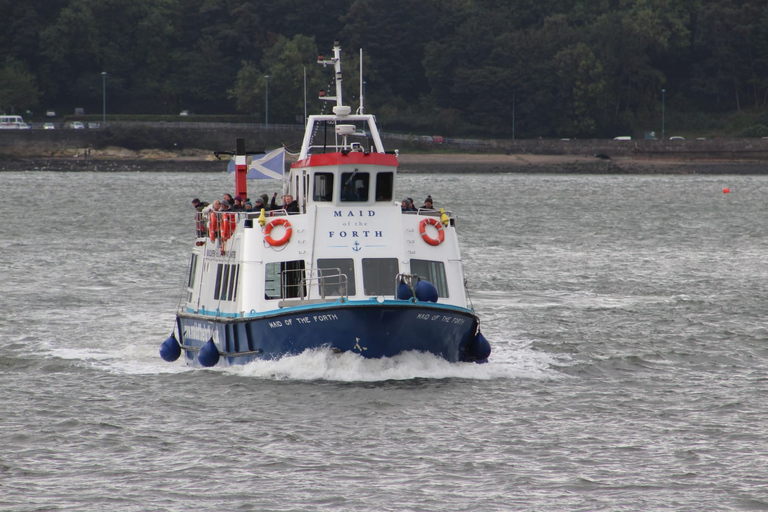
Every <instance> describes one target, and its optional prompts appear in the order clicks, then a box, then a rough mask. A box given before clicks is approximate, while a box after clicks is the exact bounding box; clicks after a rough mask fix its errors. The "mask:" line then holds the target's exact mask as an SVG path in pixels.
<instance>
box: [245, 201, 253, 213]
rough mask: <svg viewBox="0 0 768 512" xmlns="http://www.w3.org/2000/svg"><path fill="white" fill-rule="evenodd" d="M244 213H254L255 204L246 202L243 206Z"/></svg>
mask: <svg viewBox="0 0 768 512" xmlns="http://www.w3.org/2000/svg"><path fill="white" fill-rule="evenodd" d="M243 211H244V212H246V213H247V212H252V211H253V204H251V202H250V201H246V202H245V203H244V206H243Z"/></svg>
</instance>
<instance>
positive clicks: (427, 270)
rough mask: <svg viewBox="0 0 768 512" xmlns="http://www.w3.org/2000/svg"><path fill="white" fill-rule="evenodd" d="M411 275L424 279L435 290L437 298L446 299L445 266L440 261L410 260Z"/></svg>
mask: <svg viewBox="0 0 768 512" xmlns="http://www.w3.org/2000/svg"><path fill="white" fill-rule="evenodd" d="M411 274H416V275H417V276H419V277H421V278H423V279H426V280H427V281H429V282H430V283H432V284H433V285H435V288H437V296H438V297H448V283H447V282H446V280H445V265H444V264H443V262H442V261H429V260H411Z"/></svg>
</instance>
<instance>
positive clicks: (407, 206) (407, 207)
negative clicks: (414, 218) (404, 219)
mask: <svg viewBox="0 0 768 512" xmlns="http://www.w3.org/2000/svg"><path fill="white" fill-rule="evenodd" d="M400 211H401V212H413V211H416V210H414V209H413V207H412V206H411V203H410V202H409V201H408V198H407V197H406V198H405V199H403V200H402V201H401V202H400Z"/></svg>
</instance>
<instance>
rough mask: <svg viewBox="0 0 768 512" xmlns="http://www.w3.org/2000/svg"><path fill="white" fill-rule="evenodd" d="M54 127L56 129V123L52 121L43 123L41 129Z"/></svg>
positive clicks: (52, 128)
mask: <svg viewBox="0 0 768 512" xmlns="http://www.w3.org/2000/svg"><path fill="white" fill-rule="evenodd" d="M55 129H56V125H55V124H53V123H45V124H44V125H43V130H55Z"/></svg>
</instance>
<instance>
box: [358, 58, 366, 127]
mask: <svg viewBox="0 0 768 512" xmlns="http://www.w3.org/2000/svg"><path fill="white" fill-rule="evenodd" d="M364 109H365V82H363V49H362V48H360V107H359V108H358V109H357V113H358V114H361V115H362V113H363V110H364Z"/></svg>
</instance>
